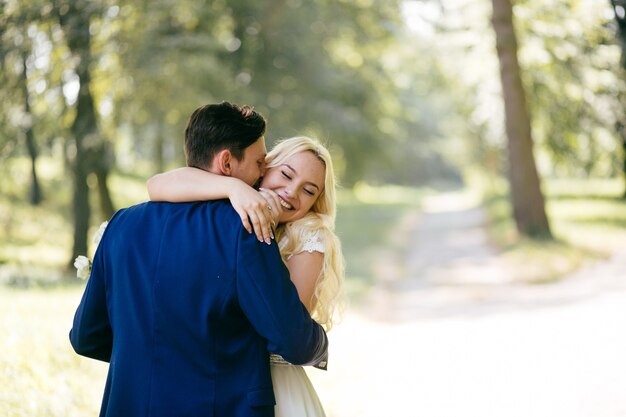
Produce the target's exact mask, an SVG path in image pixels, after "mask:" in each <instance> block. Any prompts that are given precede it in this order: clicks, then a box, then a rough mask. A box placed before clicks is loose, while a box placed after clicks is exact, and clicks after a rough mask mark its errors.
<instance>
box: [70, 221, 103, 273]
mask: <svg viewBox="0 0 626 417" xmlns="http://www.w3.org/2000/svg"><path fill="white" fill-rule="evenodd" d="M108 224H109V222H103V223H102V224H101V225H100V227H99V228H98V230H97V231H96V234H95V235H94V237H93V243H94V245H96V248H97V247H98V244H99V243H100V239H102V235H103V234H104V230H105V229H106V228H107V225H108ZM74 267H75V268H76V276H77V277H78V278H81V279H87V278H89V275H91V259H89V258H88V257H86V256H83V255H80V256H79V257H77V258H76V260H75V261H74Z"/></svg>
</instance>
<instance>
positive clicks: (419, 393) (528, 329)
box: [309, 196, 626, 417]
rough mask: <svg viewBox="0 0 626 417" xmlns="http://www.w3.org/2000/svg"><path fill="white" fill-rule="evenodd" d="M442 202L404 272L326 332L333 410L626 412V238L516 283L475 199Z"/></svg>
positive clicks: (324, 378) (502, 416)
mask: <svg viewBox="0 0 626 417" xmlns="http://www.w3.org/2000/svg"><path fill="white" fill-rule="evenodd" d="M441 198H442V199H443V200H433V201H431V202H430V203H431V204H430V205H428V206H427V210H426V211H425V213H424V214H423V215H422V216H421V218H420V219H419V222H418V223H417V229H416V231H415V233H414V234H413V235H412V237H411V240H410V242H409V244H410V246H409V247H410V248H411V250H410V251H409V254H408V258H407V259H408V260H407V261H406V263H405V265H404V267H403V268H400V269H401V270H402V272H403V273H402V275H401V276H393V274H392V271H394V270H395V271H398V270H399V269H398V268H395V269H394V268H387V269H385V268H382V269H381V271H383V272H384V271H387V273H386V274H384V275H383V276H381V280H380V284H379V285H378V286H377V287H375V288H374V289H373V290H372V292H371V294H370V295H371V297H370V298H369V301H368V303H367V305H364V306H362V307H360V308H358V309H357V308H354V309H351V310H349V312H348V314H347V317H346V319H345V320H344V322H343V323H341V324H340V325H339V326H337V328H336V329H335V330H333V332H332V333H331V334H330V339H331V355H332V356H331V363H330V368H329V369H330V370H329V371H328V372H326V373H324V372H321V371H317V370H311V371H310V372H309V375H311V379H312V380H313V383H314V384H315V386H316V388H317V390H318V392H319V394H320V397H321V398H322V400H323V402H324V404H325V406H326V408H327V412H328V414H329V417H353V416H354V417H356V416H359V417H367V416H428V417H452V416H454V417H473V416H476V417H478V416H480V417H486V416H494V417H516V416H520V417H618V416H626V395H625V394H624V392H625V390H626V354H625V352H626V330H625V329H626V245H623V246H621V247H620V248H617V249H616V252H615V255H614V256H613V257H612V258H610V259H609V260H607V261H603V262H599V263H596V264H594V265H590V266H588V267H585V268H583V269H581V270H580V271H578V272H577V273H575V274H573V275H572V276H571V277H569V278H567V279H565V280H562V281H560V282H559V283H555V284H550V285H534V286H528V285H520V284H515V283H513V282H512V281H511V279H510V277H509V274H507V271H506V268H505V267H504V266H503V265H502V264H501V262H500V261H499V260H498V257H497V254H496V253H495V251H493V249H492V248H490V247H489V246H488V244H487V240H486V236H485V233H484V229H483V221H484V216H483V213H482V212H481V210H479V209H477V208H475V206H474V205H473V201H472V199H467V198H459V196H444V197H441ZM450 198H452V199H453V200H452V201H449V199H450ZM449 207H454V210H450V209H448V208H449Z"/></svg>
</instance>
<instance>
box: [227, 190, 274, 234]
mask: <svg viewBox="0 0 626 417" xmlns="http://www.w3.org/2000/svg"><path fill="white" fill-rule="evenodd" d="M235 184H237V185H236V186H234V187H232V189H231V190H230V192H229V194H228V198H229V199H230V202H231V204H232V205H233V208H234V209H235V211H236V212H237V214H239V217H240V218H241V222H242V223H243V227H244V228H245V229H246V230H247V231H248V233H252V232H253V231H254V233H255V234H256V237H257V239H259V241H260V242H265V243H267V244H268V245H269V244H271V243H272V240H271V239H273V238H274V232H273V231H272V225H273V224H275V220H274V213H273V212H276V211H279V210H280V207H281V206H280V204H278V205H277V206H278V207H275V206H276V203H275V202H274V203H272V202H270V201H268V200H267V199H266V197H265V196H264V195H263V194H262V193H260V192H258V191H256V190H255V189H254V188H252V187H250V186H249V185H247V184H245V183H243V182H237V183H235ZM274 194H276V193H274ZM277 197H278V196H277ZM278 215H280V213H278Z"/></svg>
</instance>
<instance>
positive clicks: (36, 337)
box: [0, 286, 107, 417]
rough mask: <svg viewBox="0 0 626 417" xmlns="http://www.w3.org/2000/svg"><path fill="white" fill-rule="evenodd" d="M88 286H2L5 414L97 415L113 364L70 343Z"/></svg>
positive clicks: (0, 360)
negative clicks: (109, 365) (84, 354)
mask: <svg viewBox="0 0 626 417" xmlns="http://www.w3.org/2000/svg"><path fill="white" fill-rule="evenodd" d="M81 293H82V286H80V287H79V286H70V287H62V288H55V289H53V290H49V289H48V290H44V289H29V290H23V289H14V288H7V287H0V317H2V320H0V334H2V341H1V342H0V346H1V348H2V355H0V375H1V377H0V415H2V416H7V417H54V416H59V417H70V416H76V417H79V416H95V415H97V414H98V410H99V408H100V401H101V398H102V392H103V389H104V381H105V379H106V369H107V365H106V364H104V363H102V362H97V361H93V360H89V359H87V358H82V357H80V356H78V355H76V354H75V353H74V352H73V351H72V349H71V346H70V344H69V342H68V332H69V329H70V328H71V323H72V317H73V314H74V310H75V309H76V306H77V305H78V301H79V300H80V296H81Z"/></svg>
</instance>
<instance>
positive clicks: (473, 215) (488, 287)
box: [358, 194, 626, 322]
mask: <svg viewBox="0 0 626 417" xmlns="http://www.w3.org/2000/svg"><path fill="white" fill-rule="evenodd" d="M485 226H486V215H485V212H484V210H483V209H482V208H481V207H480V206H479V205H478V199H477V198H476V197H475V196H473V195H471V194H445V195H439V196H435V197H432V198H431V199H430V200H427V201H426V203H425V208H424V212H423V213H422V215H421V217H420V219H419V222H416V224H415V228H414V230H410V231H406V233H408V234H409V238H408V239H406V240H407V244H408V250H407V255H406V258H405V259H393V258H389V257H387V258H385V257H383V258H381V260H380V262H381V263H382V264H384V263H395V265H387V266H386V267H385V266H379V267H378V268H377V270H378V274H377V275H378V277H377V278H378V279H377V284H376V285H374V286H373V288H372V289H371V291H370V293H369V296H368V297H367V299H366V301H365V303H363V304H362V306H361V307H359V308H358V310H359V312H360V314H363V315H364V316H365V317H367V318H368V319H371V320H379V321H386V322H405V321H411V320H415V319H420V318H426V317H428V318H437V317H441V318H445V317H452V316H458V315H464V316H467V315H485V314H496V313H501V312H506V311H515V310H520V309H522V310H525V309H529V308H541V307H551V306H558V305H561V304H563V303H571V302H576V301H580V300H583V299H586V298H589V297H593V296H594V295H600V294H604V293H606V292H610V291H615V290H621V289H626V235H625V239H624V242H625V245H622V246H621V247H618V248H616V250H615V253H614V254H613V256H612V257H611V258H610V259H609V260H606V261H601V262H597V263H594V264H591V265H587V266H584V267H583V268H581V269H580V270H578V271H577V272H575V273H574V274H572V275H570V276H568V277H566V278H564V279H562V280H559V281H558V282H553V283H549V284H526V283H520V282H515V281H514V279H513V278H512V277H513V275H514V274H513V273H512V271H511V270H510V266H508V265H506V264H505V262H504V261H503V260H502V258H501V257H499V254H498V251H497V250H496V249H495V248H494V247H492V246H491V245H490V243H489V240H488V236H487V232H486V229H485ZM399 264H401V265H399Z"/></svg>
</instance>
